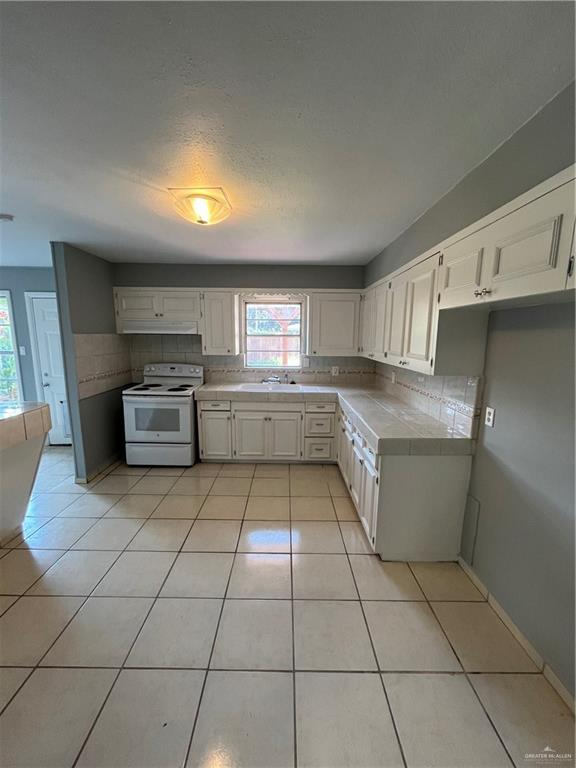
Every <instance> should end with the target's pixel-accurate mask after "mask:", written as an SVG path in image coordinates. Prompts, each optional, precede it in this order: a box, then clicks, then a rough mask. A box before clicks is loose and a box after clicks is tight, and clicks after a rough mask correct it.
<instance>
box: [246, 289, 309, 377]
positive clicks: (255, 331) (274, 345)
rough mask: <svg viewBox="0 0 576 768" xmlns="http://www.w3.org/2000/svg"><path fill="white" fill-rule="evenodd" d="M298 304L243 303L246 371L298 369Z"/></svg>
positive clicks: (300, 315) (300, 318) (300, 305)
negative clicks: (249, 369)
mask: <svg viewBox="0 0 576 768" xmlns="http://www.w3.org/2000/svg"><path fill="white" fill-rule="evenodd" d="M302 327H303V302H302V301H289V300H285V301H274V300H261V301H248V300H246V301H245V302H244V353H245V364H246V367H247V368H299V367H300V365H301V356H302Z"/></svg>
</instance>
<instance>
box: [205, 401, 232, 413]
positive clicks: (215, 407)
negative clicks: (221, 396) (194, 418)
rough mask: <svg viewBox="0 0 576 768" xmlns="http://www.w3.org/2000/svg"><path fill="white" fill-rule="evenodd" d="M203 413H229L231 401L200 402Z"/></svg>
mask: <svg viewBox="0 0 576 768" xmlns="http://www.w3.org/2000/svg"><path fill="white" fill-rule="evenodd" d="M199 403H200V410H201V411H229V410H230V400H200V401H199Z"/></svg>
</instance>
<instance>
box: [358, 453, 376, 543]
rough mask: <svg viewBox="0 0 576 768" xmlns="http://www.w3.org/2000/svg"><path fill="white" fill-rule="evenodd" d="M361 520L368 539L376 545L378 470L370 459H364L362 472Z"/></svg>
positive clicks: (359, 513)
mask: <svg viewBox="0 0 576 768" xmlns="http://www.w3.org/2000/svg"><path fill="white" fill-rule="evenodd" d="M358 516H359V517H360V522H361V523H362V526H363V528H364V530H365V532H366V536H367V537H368V541H369V542H370V544H371V545H372V546H374V542H375V535H376V523H377V516H378V471H377V469H376V466H375V465H374V464H372V463H371V462H370V461H368V460H366V461H364V465H363V474H362V495H361V503H360V508H359V509H358Z"/></svg>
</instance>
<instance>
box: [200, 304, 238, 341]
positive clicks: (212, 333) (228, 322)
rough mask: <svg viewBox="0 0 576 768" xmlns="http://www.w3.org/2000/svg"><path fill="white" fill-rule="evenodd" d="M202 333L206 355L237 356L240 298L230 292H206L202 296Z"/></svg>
mask: <svg viewBox="0 0 576 768" xmlns="http://www.w3.org/2000/svg"><path fill="white" fill-rule="evenodd" d="M201 332H202V352H203V353H204V354H205V355H237V354H238V352H239V331H238V296H237V295H235V294H234V293H231V292H230V291H205V292H204V293H203V294H202V328H201Z"/></svg>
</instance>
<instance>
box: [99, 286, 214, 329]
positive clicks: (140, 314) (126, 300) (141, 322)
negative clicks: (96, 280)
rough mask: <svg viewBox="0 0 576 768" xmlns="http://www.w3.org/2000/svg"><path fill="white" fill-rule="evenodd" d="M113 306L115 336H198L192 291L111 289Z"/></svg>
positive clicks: (196, 295) (195, 296)
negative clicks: (120, 334)
mask: <svg viewBox="0 0 576 768" xmlns="http://www.w3.org/2000/svg"><path fill="white" fill-rule="evenodd" d="M114 305H115V308H116V328H117V330H118V333H198V321H199V320H200V292H199V291H197V290H195V289H193V288H114Z"/></svg>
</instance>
